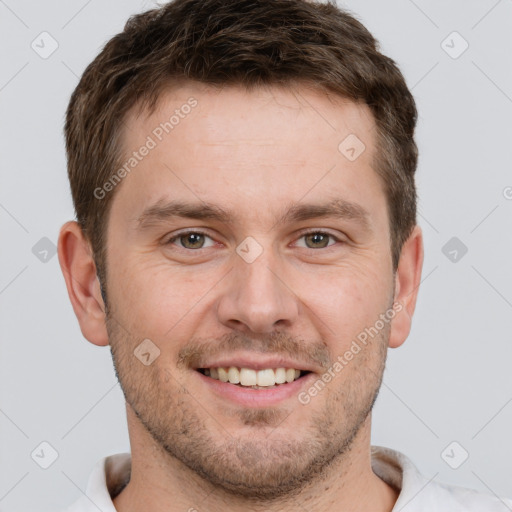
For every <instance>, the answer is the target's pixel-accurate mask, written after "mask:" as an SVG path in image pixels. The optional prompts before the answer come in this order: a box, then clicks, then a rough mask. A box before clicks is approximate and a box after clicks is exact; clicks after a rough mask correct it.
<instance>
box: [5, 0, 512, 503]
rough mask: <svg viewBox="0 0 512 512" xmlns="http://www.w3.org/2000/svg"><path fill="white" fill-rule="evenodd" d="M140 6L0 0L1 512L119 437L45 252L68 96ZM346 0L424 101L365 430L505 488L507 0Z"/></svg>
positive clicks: (96, 364) (511, 103) (105, 389)
mask: <svg viewBox="0 0 512 512" xmlns="http://www.w3.org/2000/svg"><path fill="white" fill-rule="evenodd" d="M153 5H154V4H153V3H152V2H151V1H149V0H146V1H140V0H139V1H137V0H130V1H126V0H124V1H121V0H115V1H109V2H101V1H99V0H89V1H85V0H72V1H69V0H68V1H67V2H58V1H57V0H53V1H44V2H41V1H35V0H30V1H29V0H26V1H24V0H0V34H1V38H2V39H1V44H0V54H1V62H2V65H1V68H0V108H1V114H0V115H1V123H0V130H1V134H0V140H1V148H0V158H1V172H2V187H1V190H0V222H1V226H2V238H1V239H2V250H1V251H0V258H1V260H0V263H1V277H0V315H1V332H2V339H1V357H0V379H1V385H0V429H1V436H0V443H1V444H0V454H1V455H0V511H3V512H7V511H9V512H10V511H27V510H39V511H54V510H58V509H59V508H61V507H63V506H64V505H67V504H69V503H70V502H72V501H74V500H75V499H77V498H78V497H79V496H80V495H81V493H82V492H83V490H84V489H85V485H86V482H87V477H88V474H89V472H90V470H91V468H92V466H93V464H94V463H95V462H96V461H97V460H98V459H99V458H101V457H104V456H106V455H108V454H111V453H116V452H122V451H128V450H129V442H128V435H127V429H126V422H125V411H124V402H123V396H122V393H121V390H120V388H119V385H118V384H117V382H116V380H115V376H114V372H113V368H112V362H111V359H110V351H109V349H108V347H104V348H98V347H95V346H93V345H91V344H89V343H88V342H87V341H86V340H84V339H83V337H82V336H81V333H80V330H79V328H78V324H77V321H76V319H75V317H74V314H73V312H72V309H71V306H70V304H69V301H68V297H67V294H66V290H65V286H64V281H63V278H62V276H61V272H60V269H59V266H58V261H57V257H56V256H52V252H51V250H52V247H53V245H52V244H54V243H56V241H57V235H58V230H59V227H60V225H61V224H62V223H63V222H64V221H65V220H68V219H71V218H72V217H73V210H72V204H71V199H70V195H69V190H68V183H67V178H66V168H65V155H64V145H63V136H62V126H63V117H64V111H65V108H66V105H67V102H68V100H69V96H70V94H71V92H72V90H73V89H74V87H75V86H76V84H77V80H78V76H79V75H80V74H81V73H82V72H83V70H84V68H85V66H86V65H87V64H88V63H89V62H90V61H91V60H92V59H93V58H94V56H95V55H96V54H97V52H98V51H99V49H100V48H101V47H102V45H103V44H104V43H105V42H106V41H107V39H109V38H110V37H111V36H113V35H114V34H115V33H117V32H119V31H120V30H121V29H122V27H123V25H124V22H125V20H126V19H127V17H128V15H130V14H133V13H136V12H139V11H141V10H145V9H146V8H149V7H151V6H153ZM342 5H344V6H347V7H348V8H349V9H351V10H352V11H353V12H355V13H356V14H357V16H358V17H359V18H360V19H361V20H362V21H363V22H364V23H365V24H366V25H367V27H368V28H369V29H370V30H371V31H372V32H373V33H374V34H375V36H376V37H377V38H378V39H379V40H380V42H381V45H382V48H383V50H384V52H385V53H387V54H389V55H390V56H391V57H392V58H394V59H395V60H396V61H397V62H398V64H399V65H400V66H401V69H402V70H403V72H404V74H405V76H406V78H407V81H408V83H409V86H410V87H411V88H412V90H413V93H414V95H415V97H416V99H417V102H418V108H419V111H420V120H419V126H418V132H417V140H418V144H419V148H420V153H421V157H420V165H419V170H418V188H419V196H420V218H419V221H420V224H421V226H422V227H423V229H424V234H425V241H426V258H425V265H424V273H423V283H422V286H421V292H420V296H419V302H418V308H417V313H416V318H415V323H414V326H413V331H412V333H411V336H410V338H409V339H408V341H407V342H406V343H405V344H404V345H403V346H402V347H401V348H399V349H396V350H390V351H389V359H388V365H387V369H386V373H385V378H384V385H383V387H382V390H381V394H380V396H379V399H378V402H377V404H376V407H375V411H374V427H373V441H372V443H373V444H377V445H384V446H389V447H391V448H395V449H398V450H401V451H403V452H404V453H405V454H407V455H408V456H409V457H411V458H412V460H413V462H414V463H415V464H416V465H417V466H418V467H419V469H420V470H421V471H422V473H424V474H425V475H426V476H427V477H428V478H429V479H430V478H432V479H435V480H437V481H444V482H446V483H451V484H458V485H464V486H467V487H472V488H475V489H479V490H481V491H485V492H487V493H495V494H497V495H500V496H512V444H511V442H510V432H511V431H512V428H511V427H512V372H511V371H510V364H511V361H512V339H511V334H510V333H511V331H512V314H511V313H512V270H511V266H510V262H511V261H512V236H511V227H512V222H511V219H512V173H511V168H510V162H511V161H512V158H511V156H512V155H511V146H512V128H511V123H510V120H511V114H512V72H511V57H510V56H511V54H512V36H511V33H512V31H511V27H512V1H511V0H501V1H496V0H479V1H476V0H472V1H468V0H452V1H449V2H447V1H442V0H436V1H426V0H415V2H413V1H411V0H390V1H386V2H383V1H378V0H372V1H370V0H366V1H361V2H356V1H355V0H354V1H347V2H343V4H342ZM43 31H46V32H48V33H49V34H50V35H51V38H53V39H54V40H55V41H56V42H57V43H58V48H57V49H56V51H55V52H54V53H53V54H52V55H50V56H48V58H46V59H44V58H42V57H41V56H40V54H38V53H36V51H34V50H33V49H32V47H31V44H32V42H33V41H35V42H34V45H38V46H36V48H37V49H38V51H39V52H40V53H41V52H43V50H44V51H49V50H50V49H51V48H52V46H51V45H52V44H55V43H52V40H51V39H49V36H40V35H39V34H41V32H43ZM454 31H456V32H458V33H459V34H460V36H458V35H453V34H452V32H454ZM450 34H452V35H450ZM43 38H46V39H43ZM462 38H463V39H462ZM42 39H43V40H42ZM443 41H445V42H444V43H443ZM464 41H467V43H468V44H469V47H468V49H467V50H466V51H465V52H464V53H462V54H461V55H458V54H459V53H460V52H461V50H463V49H464V47H465V43H464ZM43 45H44V47H43ZM450 54H451V55H450ZM454 57H457V58H454ZM44 237H46V238H47V239H49V240H46V239H45V240H42V241H41V239H42V238H44ZM452 237H457V240H455V242H451V243H452V244H455V245H448V246H447V247H446V248H445V249H444V252H443V247H445V244H447V242H448V241H449V240H450V239H452ZM36 244H38V245H36ZM461 244H464V245H465V246H466V247H467V249H468V251H467V253H466V254H464V255H463V251H462V249H461V248H462V247H463V246H462V245H461ZM34 246H35V249H33V248H34ZM454 250H455V251H456V253H454V252H453V251H454ZM45 251H48V252H46V253H45ZM445 253H446V254H445ZM455 257H456V259H455V261H453V260H454V258H455ZM43 441H46V442H48V443H50V445H51V446H52V447H53V448H54V449H55V450H56V451H57V453H58V458H57V459H56V461H55V462H54V463H53V464H52V465H51V466H50V467H49V468H48V469H42V468H41V467H40V465H38V463H39V464H44V463H49V462H51V459H50V457H51V454H50V450H49V449H48V448H44V446H43V453H44V457H43V456H40V457H39V458H38V457H37V456H36V455H34V459H33V458H32V457H31V453H33V452H34V450H36V451H35V453H36V454H37V453H39V454H40V455H41V447H40V443H41V442H43ZM454 441H455V442H456V443H458V444H455V445H452V446H451V447H450V448H449V449H448V450H447V451H445V448H446V447H447V446H449V445H450V443H452V442H454ZM464 450H465V451H467V452H468V453H469V458H468V459H467V460H466V461H465V462H464V463H462V464H461V462H462V461H463V458H464V454H465V452H464ZM443 453H444V456H443V455H442V454H443ZM36 461H37V463H36ZM447 462H449V463H450V464H451V465H452V466H459V464H461V465H460V466H459V467H458V468H457V469H453V468H452V467H450V465H449V464H448V463H447ZM413 503H414V502H411V507H412V506H413ZM504 510H505V507H504Z"/></svg>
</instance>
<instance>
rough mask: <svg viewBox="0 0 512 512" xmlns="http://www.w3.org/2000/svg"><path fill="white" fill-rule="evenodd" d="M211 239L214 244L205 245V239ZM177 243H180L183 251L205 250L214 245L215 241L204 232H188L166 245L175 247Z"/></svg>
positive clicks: (177, 236) (167, 242)
mask: <svg viewBox="0 0 512 512" xmlns="http://www.w3.org/2000/svg"><path fill="white" fill-rule="evenodd" d="M207 238H208V239H209V240H210V241H211V242H212V243H211V244H209V245H205V239H207ZM176 241H178V242H179V247H181V248H183V249H204V248H205V247H211V246H212V245H214V243H213V240H212V239H211V238H210V237H209V236H208V235H207V234H206V233H203V232H202V231H186V232H182V233H179V234H177V235H175V236H173V237H172V238H169V239H168V240H167V241H166V243H165V244H166V245H173V244H174V243H175V242H176Z"/></svg>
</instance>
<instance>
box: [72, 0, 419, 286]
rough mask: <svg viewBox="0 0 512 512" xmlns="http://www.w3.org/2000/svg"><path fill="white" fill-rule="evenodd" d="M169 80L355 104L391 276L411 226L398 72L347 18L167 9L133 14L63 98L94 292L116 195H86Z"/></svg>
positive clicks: (411, 151)
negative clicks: (295, 90) (299, 88)
mask: <svg viewBox="0 0 512 512" xmlns="http://www.w3.org/2000/svg"><path fill="white" fill-rule="evenodd" d="M173 80H178V81H182V80H190V81H197V82H201V83H205V84H210V85H212V86H222V85H240V86H244V87H247V88H249V89H250V88H252V87H255V86H259V85H285V86H286V85H291V84H292V83H306V84H309V85H313V86H314V87H316V88H318V89H321V90H325V91H328V92H334V93H335V94H337V95H339V96H342V97H344V98H347V99H350V100H353V101H356V102H364V103H365V104H367V105H368V106H369V108H370V109H371V111H372V113H373V115H374V117H375V121H376V126H377V132H378V136H377V141H378V142H377V147H378V158H376V160H375V165H374V168H375V170H376V172H377V173H378V174H379V175H380V176H381V178H382V180H383V184H384V189H385V192H386V196H387V204H388V213H389V222H390V232H391V250H392V257H393V265H394V268H396V266H397V264H398V260H399V256H400V252H401V248H402V245H403V243H404V242H405V240H406V239H407V238H408V237H409V235H410V233H411V231H412V229H413V227H414V225H415V224H416V188H415V184H414V173H415V170H416V165H417V158H418V155H417V147H416V144H415V142H414V138H413V136H414V128H415V125H416V118H417V112H416V106H415V103H414V99H413V97H412V95H411V93H410V91H409V90H408V88H407V86H406V83H405V80H404V77H403V76H402V74H401V73H400V71H399V69H398V68H397V66H396V65H395V63H394V62H393V61H392V60H391V59H390V58H388V57H386V56H384V55H383V54H381V53H380V52H379V50H378V43H377V41H376V40H375V39H374V38H373V36H372V35H371V34H370V33H369V32H368V30H367V29H366V28H365V27H364V26H363V25H362V24H361V23H360V22H359V21H357V20H356V19H355V18H354V17H353V16H351V15H350V14H349V13H347V12H346V11H343V10H341V9H339V8H338V7H337V6H336V5H335V4H334V3H327V4H320V3H313V2H308V1H305V0H174V1H172V2H170V3H168V4H166V5H164V6H162V7H160V8H158V9H153V10H150V11H148V12H145V13H142V14H138V15H136V16H132V17H131V18H130V19H129V20H128V22H127V23H126V25H125V27H124V30H123V32H121V33H119V34H117V35H116V36H114V37H113V38H112V39H111V40H110V41H108V43H107V44H106V45H105V47H104V48H103V50H102V51H101V53H100V54H99V55H98V56H97V57H96V58H95V59H94V61H93V62H92V63H91V64H90V65H89V66H88V67H87V69H86V70H85V72H84V74H83V76H82V78H81V80H80V82H79V84H78V86H77V87H76V89H75V91H74V92H73V94H72V96H71V100H70V102H69V106H68V109H67V114H66V125H65V136H66V150H67V157H68V175H69V181H70V184H71V191H72V195H73V202H74V205H75V210H76V217H77V221H78V223H79V224H80V226H81V228H82V230H83V231H84V234H85V236H86V237H87V238H88V240H89V242H90V243H91V246H92V250H93V254H94V258H95V262H96V266H97V269H98V276H99V277H100V282H101V281H102V280H103V277H104V271H105V268H104V263H105V254H104V252H105V240H104V237H105V232H106V226H107V221H108V213H109V207H110V205H111V202H112V198H113V196H114V191H112V192H111V193H109V194H108V195H107V196H106V197H104V198H103V199H98V198H97V197H96V195H95V193H94V191H95V190H96V189H97V187H101V186H102V185H103V184H104V183H105V182H107V181H108V180H109V178H110V177H111V176H112V175H113V173H114V172H115V171H116V169H118V167H119V166H120V165H121V162H122V155H121V145H122V144H121V138H122V129H121V128H122V126H121V125H122V123H123V120H124V118H125V116H126V114H127V112H128V111H129V110H130V109H132V108H134V107H135V106H136V105H139V107H140V108H149V109H150V111H151V109H153V108H154V106H155V104H156V101H157V99H158V96H159V94H160V92H161V91H162V90H163V89H164V88H165V87H169V86H170V84H171V83H172V81H173Z"/></svg>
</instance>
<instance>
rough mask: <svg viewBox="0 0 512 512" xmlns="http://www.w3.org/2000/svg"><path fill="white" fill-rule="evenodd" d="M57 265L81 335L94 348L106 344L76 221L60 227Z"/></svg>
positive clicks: (99, 301) (91, 267)
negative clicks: (64, 281) (62, 276)
mask: <svg viewBox="0 0 512 512" xmlns="http://www.w3.org/2000/svg"><path fill="white" fill-rule="evenodd" d="M58 253H59V263H60V268H61V269H62V273H63V274H64V279H65V280H66V287H67V289H68V295H69V299H70V300H71V304H72V306H73V310H74V312H75V315H76V317H77V318H78V323H79V324H80V329H81V331H82V334H83V335H84V336H85V338H87V339H88V340H89V341H90V342H91V343H93V344H94V345H100V346H105V345H108V335H107V328H106V325H105V305H104V303H103V298H102V297H101V290H100V282H99V280H98V277H97V275H96V264H95V263H94V259H93V257H92V250H91V247H90V245H89V242H88V241H87V240H86V238H85V237H84V234H83V232H82V229H81V228H80V226H79V225H78V223H76V222H74V221H73V222H67V223H66V224H64V226H62V228H61V230H60V235H59V244H58Z"/></svg>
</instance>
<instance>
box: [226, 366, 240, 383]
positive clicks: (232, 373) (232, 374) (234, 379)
mask: <svg viewBox="0 0 512 512" xmlns="http://www.w3.org/2000/svg"><path fill="white" fill-rule="evenodd" d="M228 378H229V382H231V384H238V383H239V382H240V372H239V371H238V368H235V367H234V366H230V367H229V370H228Z"/></svg>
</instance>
